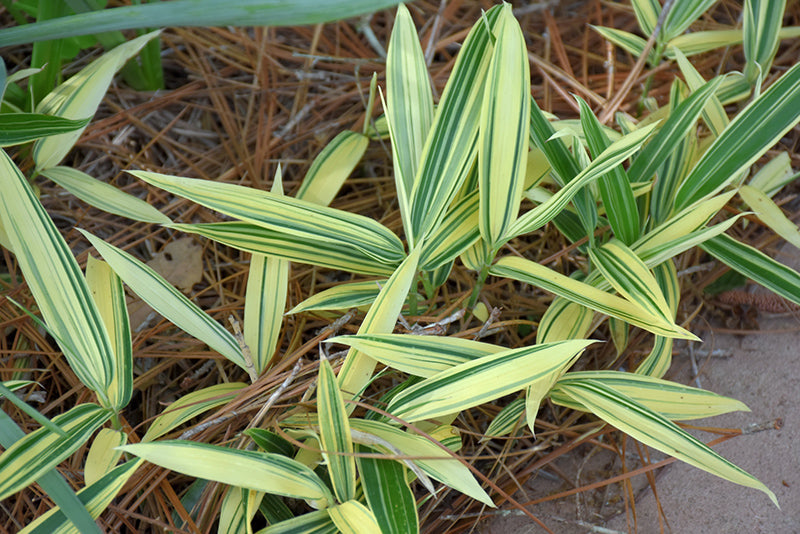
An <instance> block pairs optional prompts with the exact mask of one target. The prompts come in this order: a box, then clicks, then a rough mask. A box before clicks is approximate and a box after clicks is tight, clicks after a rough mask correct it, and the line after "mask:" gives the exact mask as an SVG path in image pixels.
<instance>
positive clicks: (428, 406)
mask: <svg viewBox="0 0 800 534" xmlns="http://www.w3.org/2000/svg"><path fill="white" fill-rule="evenodd" d="M594 342H595V341H587V340H570V341H558V342H555V343H548V344H545V345H535V346H533V347H523V348H520V349H512V350H505V351H502V352H498V353H497V354H490V355H488V356H484V357H481V358H478V359H476V360H472V361H468V362H465V363H461V364H458V365H455V366H453V367H451V368H449V369H447V370H445V371H442V372H440V373H437V374H435V375H433V376H431V377H430V378H427V379H425V380H423V381H422V382H420V383H418V384H415V385H414V386H411V387H410V388H408V389H405V390H403V391H402V392H401V393H400V394H399V395H397V396H396V397H395V398H394V399H392V401H391V402H390V403H389V406H388V407H387V408H386V410H387V411H388V412H390V413H392V414H393V415H396V416H397V417H400V418H402V419H405V420H408V421H420V420H422V419H430V418H434V417H439V416H443V415H447V414H451V413H456V412H459V411H461V410H466V409H468V408H472V407H475V406H478V405H480V404H484V403H486V402H490V401H493V400H495V399H498V398H500V397H502V396H504V395H508V394H510V393H514V392H515V391H519V390H521V389H523V388H525V387H526V386H528V385H530V384H531V383H533V382H536V381H539V380H543V379H546V378H547V377H549V376H550V375H552V374H554V373H557V372H560V371H561V370H562V369H563V368H564V366H565V365H568V364H569V363H570V362H572V361H573V359H574V358H575V357H576V356H577V355H579V354H580V353H582V352H583V350H584V349H585V348H586V347H587V346H588V345H590V344H592V343H594Z"/></svg>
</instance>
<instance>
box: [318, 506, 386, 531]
mask: <svg viewBox="0 0 800 534" xmlns="http://www.w3.org/2000/svg"><path fill="white" fill-rule="evenodd" d="M328 515H330V516H331V519H332V520H333V523H334V524H335V525H336V528H338V529H339V532H341V533H342V534H375V533H376V532H379V531H380V529H381V527H379V526H378V521H377V520H376V519H375V515H373V513H372V511H370V510H369V509H368V508H367V507H366V506H364V505H363V504H361V503H360V502H358V501H355V500H349V501H346V502H343V503H342V504H337V505H336V506H332V507H330V508H328Z"/></svg>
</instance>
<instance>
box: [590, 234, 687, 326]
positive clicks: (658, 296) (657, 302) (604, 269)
mask: <svg viewBox="0 0 800 534" xmlns="http://www.w3.org/2000/svg"><path fill="white" fill-rule="evenodd" d="M589 256H590V257H591V259H592V262H593V264H594V266H595V267H597V268H598V269H599V270H600V272H601V273H602V274H603V277H604V278H605V279H606V280H607V281H608V282H609V283H610V284H611V287H613V288H614V289H616V290H617V291H618V292H619V293H620V295H622V296H623V297H625V298H626V299H627V300H629V301H631V302H634V303H636V304H638V305H639V306H641V307H642V308H643V309H645V310H646V311H647V313H648V315H651V316H656V317H660V318H661V319H663V321H664V322H670V323H671V322H673V321H674V320H675V318H674V317H673V315H672V312H671V311H670V309H669V305H668V304H667V300H666V298H664V294H663V293H662V292H661V288H660V287H659V285H658V282H656V279H655V277H654V276H653V274H652V273H651V272H650V270H649V269H648V268H647V266H646V265H645V264H644V263H643V262H642V260H640V259H639V257H638V256H637V255H636V254H634V253H633V251H631V249H629V248H628V247H626V246H625V245H624V244H622V243H620V242H619V241H616V240H615V241H609V242H608V243H606V244H605V245H603V246H602V247H593V248H591V249H589Z"/></svg>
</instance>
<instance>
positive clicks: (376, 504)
mask: <svg viewBox="0 0 800 534" xmlns="http://www.w3.org/2000/svg"><path fill="white" fill-rule="evenodd" d="M356 450H357V452H359V453H371V452H375V451H374V450H373V449H370V448H368V447H365V446H363V445H358V446H357V447H356ZM356 460H357V461H358V472H359V474H360V475H361V476H360V481H361V486H362V487H363V488H364V497H366V499H367V504H368V505H369V509H370V510H371V511H372V513H373V515H374V516H375V521H376V522H377V523H378V525H379V527H380V532H381V534H417V533H418V532H419V517H418V515H417V502H416V499H414V493H413V492H412V491H411V488H410V487H409V485H408V482H407V480H406V474H405V468H404V467H403V466H402V465H401V464H400V463H399V462H395V461H393V460H382V459H380V458H362V457H358V458H356ZM376 532H377V531H376Z"/></svg>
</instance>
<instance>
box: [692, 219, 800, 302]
mask: <svg viewBox="0 0 800 534" xmlns="http://www.w3.org/2000/svg"><path fill="white" fill-rule="evenodd" d="M700 248H702V249H703V250H705V251H706V252H708V253H709V254H711V255H712V256H714V257H715V258H717V259H718V260H719V261H721V262H722V263H724V264H725V265H727V266H728V267H730V268H731V269H733V270H734V271H737V272H740V273H742V274H743V275H745V276H747V277H748V278H750V279H751V280H753V281H754V282H757V283H759V284H761V285H762V286H764V287H766V288H767V289H769V290H770V291H772V292H773V293H775V294H776V295H780V296H781V297H783V298H785V299H788V300H790V301H792V302H794V303H795V304H800V273H798V272H797V271H795V270H794V269H790V268H789V267H787V266H785V265H783V264H781V263H779V262H777V261H775V260H773V259H772V258H770V257H769V256H767V255H766V254H764V253H763V252H761V251H760V250H758V249H756V248H753V247H751V246H750V245H745V244H744V243H740V242H739V241H736V240H735V239H734V238H732V237H730V236H728V235H726V234H721V235H718V236H716V237H714V238H712V239H709V240H708V241H706V242H704V243H703V244H701V245H700Z"/></svg>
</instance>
